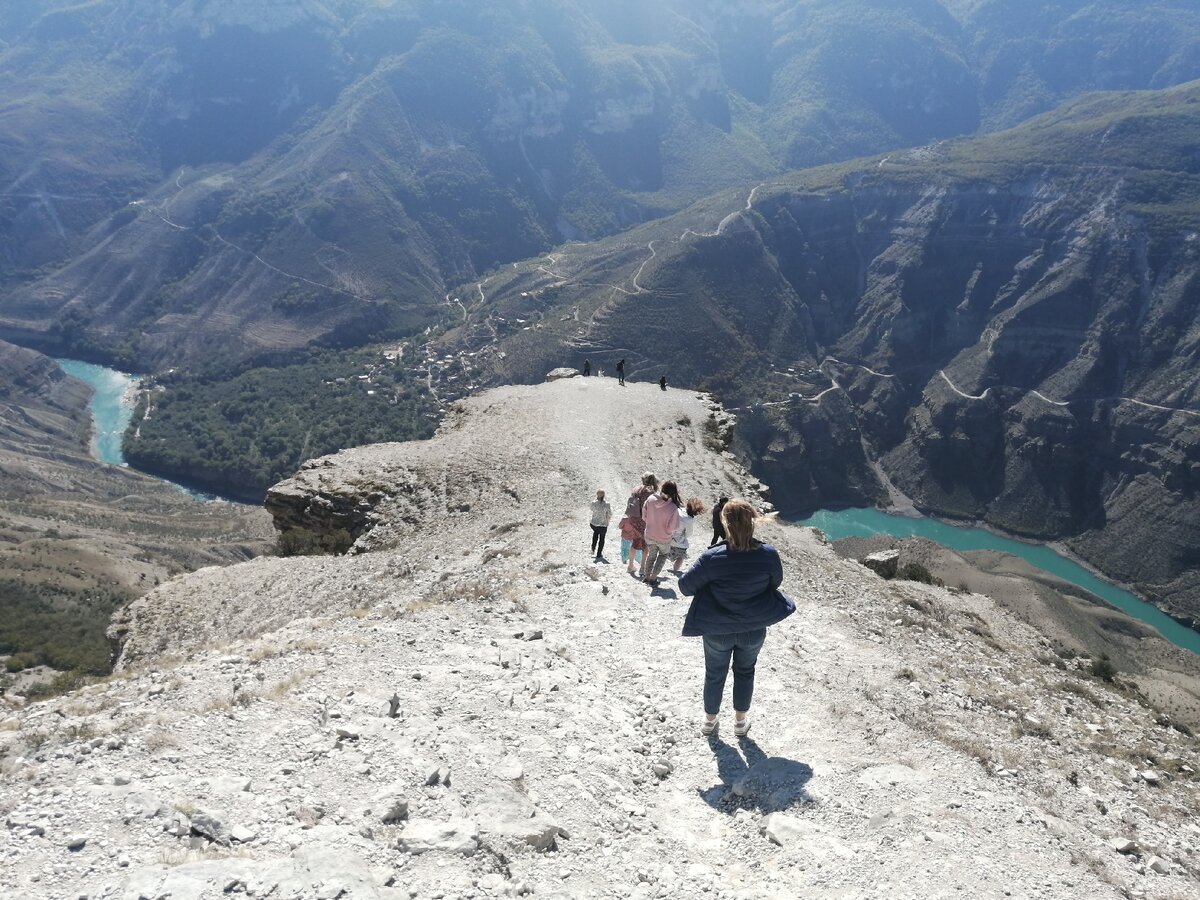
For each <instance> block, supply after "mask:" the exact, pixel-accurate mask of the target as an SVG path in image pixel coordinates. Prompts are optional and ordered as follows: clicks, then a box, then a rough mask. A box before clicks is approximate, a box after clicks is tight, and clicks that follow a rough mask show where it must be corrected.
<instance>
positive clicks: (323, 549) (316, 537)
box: [275, 528, 354, 556]
mask: <svg viewBox="0 0 1200 900" xmlns="http://www.w3.org/2000/svg"><path fill="white" fill-rule="evenodd" d="M353 544H354V538H353V537H351V536H350V532H348V531H347V530H346V529H345V528H338V529H337V530H336V531H332V532H330V533H329V534H317V533H316V532H315V531H309V530H308V529H307V528H289V529H288V530H287V531H285V532H283V533H282V534H280V535H279V540H278V541H276V543H275V555H276V556H320V555H322V554H331V555H337V556H340V555H341V554H343V553H345V552H346V551H347V550H349V549H350V547H351V546H352V545H353Z"/></svg>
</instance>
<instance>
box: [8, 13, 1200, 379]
mask: <svg viewBox="0 0 1200 900" xmlns="http://www.w3.org/2000/svg"><path fill="white" fill-rule="evenodd" d="M1020 6H1021V7H1022V10H1021V13H1022V14H1017V15H1014V14H1013V10H1012V4H1011V3H999V2H946V3H940V2H936V0H904V2H898V3H897V2H888V3H881V2H870V0H854V2H841V0H839V2H832V0H809V2H796V0H793V2H768V0H738V2H731V0H706V2H701V3H695V2H686V3H685V2H682V0H651V2H639V3H632V2H611V0H605V2H599V0H571V2H548V0H546V2H539V0H495V2H490V3H487V4H484V5H480V4H475V3H458V2H432V0H413V2H394V3H383V2H366V0H337V2H326V3H316V2H298V3H297V2H278V0H249V2H247V0H236V2H235V0H217V2H207V3H198V2H188V3H182V4H165V3H162V2H160V0H108V2H93V3H84V4H78V3H74V2H68V0H22V2H18V3H16V4H7V5H6V11H5V12H4V13H2V14H0V16H2V18H0V40H2V41H3V44H2V45H0V95H2V96H3V97H4V99H5V106H4V109H3V111H2V114H0V150H2V152H0V188H2V190H0V198H2V200H3V206H0V236H2V237H3V241H2V244H3V250H0V290H3V292H4V293H3V301H2V302H0V337H6V338H8V339H12V340H16V341H18V342H23V343H26V344H29V345H36V346H39V347H43V348H48V349H54V350H56V351H62V350H64V349H65V350H69V351H70V352H72V353H74V354H76V355H90V356H93V357H96V358H108V359H119V360H121V361H123V362H124V363H125V364H126V365H131V366H135V367H137V368H140V369H153V368H159V367H166V366H171V365H180V364H187V365H192V366H198V365H202V364H203V363H205V362H209V361H211V360H213V359H214V358H217V359H220V360H222V361H229V360H244V359H247V358H251V357H255V356H261V355H262V354H264V353H270V352H272V351H279V350H288V349H291V348H295V347H300V346H305V345H308V344H311V343H314V342H318V343H323V344H334V345H346V344H361V343H364V342H366V341H369V340H371V339H375V338H377V337H379V336H382V335H400V334H405V333H411V332H413V331H416V330H419V329H422V328H424V327H426V326H428V325H430V324H433V323H435V322H436V321H437V320H438V319H439V317H441V316H442V315H444V313H445V311H446V307H445V293H446V291H447V290H448V288H449V287H451V286H453V285H456V284H459V283H462V282H464V281H467V280H469V279H472V278H475V277H477V276H478V275H479V274H481V273H484V272H486V271H488V270H490V269H492V268H493V267H495V266H497V265H500V264H504V263H507V262H511V261H516V260H520V259H522V258H526V257H529V256H532V255H534V254H536V253H539V252H542V251H544V250H546V249H548V248H550V247H552V246H554V245H557V244H559V243H561V242H563V241H564V240H587V239H594V238H597V237H602V236H604V235H607V234H612V233H615V232H618V231H620V230H622V229H624V228H627V227H629V226H631V225H634V224H637V223H639V222H642V221H646V220H648V219H652V218H656V217H658V216H661V215H663V214H665V213H670V212H673V211H675V210H678V209H680V208H682V207H684V206H686V205H687V204H689V203H691V202H693V201H695V200H697V199H699V198H701V197H703V196H706V195H709V194H711V193H713V192H714V191H718V190H720V189H722V188H725V187H732V186H734V185H740V184H746V183H753V182H755V181H757V180H761V179H763V178H765V177H768V176H772V175H776V174H779V173H781V172H783V171H785V170H788V169H793V168H797V167H805V166H811V165H813V164H818V163H827V162H834V161H839V160H844V159H848V158H851V157H855V156H861V155H864V154H870V153H876V152H883V151H887V150H893V149H896V148H901V147H911V146H916V145H922V144H926V143H928V142H930V141H933V140H939V139H945V138H949V137H953V136H956V135H962V134H967V133H971V132H974V131H976V130H977V129H979V128H981V127H982V128H985V129H986V128H991V127H996V126H999V125H1006V124H1012V123H1014V122H1016V121H1018V120H1020V119H1022V118H1024V117H1027V116H1028V115H1030V114H1032V113H1035V112H1040V111H1043V110H1045V109H1048V108H1049V107H1051V106H1052V105H1054V104H1055V103H1057V102H1059V101H1060V100H1062V99H1064V98H1067V97H1070V96H1072V95H1075V94H1078V93H1080V92H1081V91H1086V90H1091V89H1099V88H1104V89H1119V88H1120V89H1128V88H1147V87H1165V86H1168V85H1171V84H1176V83H1179V82H1182V81H1186V80H1187V79H1189V78H1195V77H1200V57H1198V55H1197V51H1196V49H1195V48H1196V47H1197V46H1200V41H1198V40H1197V35H1198V34H1200V11H1198V10H1196V9H1195V8H1193V7H1191V6H1190V5H1186V4H1180V3H1170V2H1156V3H1150V4H1140V3H1139V4H1132V3H1087V2H1069V3H1054V4H1043V3H1025V4H1020Z"/></svg>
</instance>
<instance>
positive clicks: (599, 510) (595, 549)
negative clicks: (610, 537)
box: [592, 491, 612, 559]
mask: <svg viewBox="0 0 1200 900" xmlns="http://www.w3.org/2000/svg"><path fill="white" fill-rule="evenodd" d="M611 520H612V507H611V506H609V505H608V503H606V502H605V500H604V491H596V499H595V500H593V501H592V553H594V554H595V555H596V559H603V558H604V536H605V535H606V534H608V523H609V522H610V521H611Z"/></svg>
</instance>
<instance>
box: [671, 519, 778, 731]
mask: <svg viewBox="0 0 1200 900" xmlns="http://www.w3.org/2000/svg"><path fill="white" fill-rule="evenodd" d="M757 516H758V513H756V512H755V511H754V507H752V506H751V505H750V504H749V503H747V502H746V501H745V500H730V501H729V502H728V503H726V504H725V508H724V509H722V510H721V521H722V523H723V524H724V525H725V543H724V544H718V545H717V546H716V547H710V548H709V549H707V550H705V551H704V552H703V553H702V554H700V556H699V558H698V559H697V560H696V561H695V562H694V563H693V564H692V567H691V568H690V569H688V570H687V572H685V573H684V575H683V577H682V578H680V579H679V590H680V591H682V592H683V594H684V596H687V597H692V598H693V599H692V605H691V608H689V609H688V613H687V618H686V619H684V622H683V634H684V637H697V636H699V637H702V638H703V639H704V673H705V674H704V724H703V726H702V727H701V729H700V733H701V734H704V735H710V734H712V733H713V732H714V731H716V730H717V713H719V712H720V710H721V697H722V695H723V694H724V693H725V679H726V676H727V675H728V674H729V668H730V663H731V662H732V664H733V715H734V721H733V733H734V734H736V735H737V736H738V737H742V736H743V735H745V734H746V733H747V732H748V731H749V730H750V718H749V714H750V701H751V700H752V699H753V697H754V665H755V663H756V662H757V661H758V652H759V651H760V650H761V649H762V645H763V641H765V640H766V638H767V628H768V626H770V625H774V624H775V623H776V622H780V621H782V620H783V619H785V618H787V617H788V616H790V615H791V614H792V613H794V612H795V611H796V604H795V603H793V602H792V601H791V599H789V598H788V597H787V596H785V595H784V594H783V593H782V592H781V591H780V590H779V586H780V585H781V584H783V563H782V562H780V560H779V553H778V552H777V551H776V550H775V548H774V547H772V546H771V545H770V544H764V543H763V542H762V541H759V540H756V539H755V538H754V520H755V518H757Z"/></svg>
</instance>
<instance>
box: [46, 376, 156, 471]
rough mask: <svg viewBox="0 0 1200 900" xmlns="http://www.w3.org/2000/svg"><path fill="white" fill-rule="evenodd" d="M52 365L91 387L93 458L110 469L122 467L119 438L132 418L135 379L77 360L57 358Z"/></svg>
mask: <svg viewBox="0 0 1200 900" xmlns="http://www.w3.org/2000/svg"><path fill="white" fill-rule="evenodd" d="M55 362H57V363H58V365H59V367H60V368H61V369H62V370H63V371H64V372H66V373H67V374H68V375H70V376H72V377H74V378H78V379H79V380H80V381H86V382H87V383H88V385H90V386H91V388H92V391H93V393H92V404H91V407H92V429H93V433H92V455H93V456H95V457H96V459H98V460H100V462H104V463H108V464H109V465H112V466H123V465H125V454H124V453H122V452H121V438H122V437H124V435H125V429H127V428H128V427H129V422H130V420H131V419H132V418H133V407H134V402H135V395H136V393H137V385H138V380H137V379H136V378H134V377H133V376H132V375H126V374H124V373H123V372H118V371H116V370H115V369H106V368H104V366H94V365H92V364H91V363H85V362H80V361H79V360H77V359H57V360H55Z"/></svg>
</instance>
